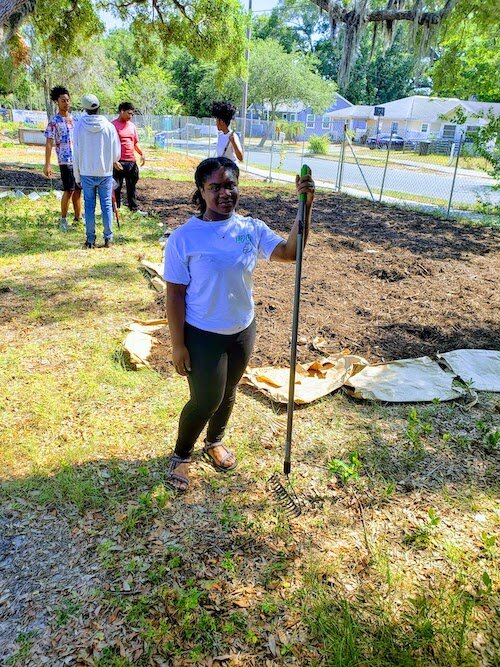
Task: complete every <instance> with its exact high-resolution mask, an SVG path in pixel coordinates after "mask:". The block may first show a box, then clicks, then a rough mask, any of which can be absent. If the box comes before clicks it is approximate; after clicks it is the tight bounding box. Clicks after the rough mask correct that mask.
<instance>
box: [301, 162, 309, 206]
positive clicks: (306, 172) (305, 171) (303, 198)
mask: <svg viewBox="0 0 500 667" xmlns="http://www.w3.org/2000/svg"><path fill="white" fill-rule="evenodd" d="M310 173H311V169H310V168H309V166H308V165H307V164H303V165H302V169H301V170H300V175H301V176H308V175H309V174H310ZM299 201H303V202H304V204H305V203H306V201H307V195H306V194H302V195H299Z"/></svg>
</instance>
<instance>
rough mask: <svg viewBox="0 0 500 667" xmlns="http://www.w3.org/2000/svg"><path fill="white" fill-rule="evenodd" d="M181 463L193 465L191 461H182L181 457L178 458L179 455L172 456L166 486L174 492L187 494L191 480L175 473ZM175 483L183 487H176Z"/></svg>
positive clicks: (188, 459)
mask: <svg viewBox="0 0 500 667" xmlns="http://www.w3.org/2000/svg"><path fill="white" fill-rule="evenodd" d="M181 463H191V459H190V458H187V459H182V458H181V457H180V456H177V454H172V456H171V457H170V461H169V463H168V470H167V479H166V480H165V486H167V487H168V488H169V489H171V490H172V491H176V492H177V493H186V491H187V490H188V488H189V479H188V478H187V477H184V475H180V474H179V473H178V472H175V471H176V469H177V466H179V465H180V464H181ZM173 481H176V482H180V483H181V484H182V486H176V485H175V484H173Z"/></svg>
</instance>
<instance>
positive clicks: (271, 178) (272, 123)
mask: <svg viewBox="0 0 500 667" xmlns="http://www.w3.org/2000/svg"><path fill="white" fill-rule="evenodd" d="M270 122H271V132H272V133H273V138H272V142H271V157H270V158H269V176H268V181H269V183H271V182H272V180H273V153H274V134H275V124H274V120H273V121H270Z"/></svg>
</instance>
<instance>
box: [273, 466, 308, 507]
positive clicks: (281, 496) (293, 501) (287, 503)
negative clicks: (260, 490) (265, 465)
mask: <svg viewBox="0 0 500 667" xmlns="http://www.w3.org/2000/svg"><path fill="white" fill-rule="evenodd" d="M268 484H269V486H270V488H271V491H272V492H273V494H274V496H275V497H276V500H277V502H278V503H279V504H280V505H281V507H282V508H283V511H284V512H285V514H287V515H288V516H289V517H299V516H300V515H301V514H302V508H301V506H300V500H299V498H298V496H297V494H296V493H295V491H294V489H293V486H292V484H291V482H290V480H289V479H288V477H287V487H288V489H286V488H285V487H284V486H283V484H282V483H281V481H280V479H279V477H278V475H277V473H274V474H273V475H272V476H271V477H270V478H269V481H268Z"/></svg>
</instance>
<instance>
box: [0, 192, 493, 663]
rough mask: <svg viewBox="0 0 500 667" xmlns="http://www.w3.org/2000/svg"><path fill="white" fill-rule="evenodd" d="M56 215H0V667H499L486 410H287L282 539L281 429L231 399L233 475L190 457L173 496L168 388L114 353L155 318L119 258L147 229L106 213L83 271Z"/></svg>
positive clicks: (249, 400) (348, 406)
mask: <svg viewBox="0 0 500 667" xmlns="http://www.w3.org/2000/svg"><path fill="white" fill-rule="evenodd" d="M58 206H59V204H58V202H57V200H56V199H55V197H52V196H51V197H47V198H42V199H41V200H39V201H36V202H28V201H26V200H8V201H7V200H5V199H3V200H0V305H1V309H0V423H1V440H2V447H1V449H0V461H1V471H2V473H1V487H0V503H1V511H0V544H1V546H2V549H3V550H4V551H5V553H6V556H5V560H1V559H2V558H3V557H4V552H3V551H2V552H0V567H1V568H2V575H3V583H2V582H1V581H0V602H1V605H0V628H1V634H2V639H0V661H1V660H2V659H3V660H4V664H6V665H10V666H15V667H17V666H21V665H22V666H33V667H35V666H37V667H38V666H39V665H42V664H48V665H51V666H56V665H63V664H69V665H96V666H97V667H128V666H131V665H139V666H141V665H143V666H146V665H158V666H161V665H165V666H166V665H172V666H179V667H180V666H184V665H205V666H207V667H210V666H215V665H231V666H242V667H243V666H245V667H247V666H252V665H255V666H258V667H264V666H265V667H271V666H274V665H276V666H277V665H304V666H306V665H307V666H311V667H322V666H325V667H387V666H395V667H396V666H397V667H410V666H416V667H417V666H418V667H424V666H428V665H439V666H442V667H458V666H464V667H465V666H466V667H469V666H470V667H472V666H478V667H479V666H490V667H493V666H494V665H496V666H497V667H498V664H499V662H498V656H499V654H500V634H499V624H498V614H499V606H498V603H499V597H498V589H499V582H500V576H499V571H498V562H499V560H498V556H499V551H500V549H499V545H500V535H499V534H500V530H499V525H500V511H499V509H498V508H499V506H498V479H499V477H498V472H499V470H498V458H499V457H498V452H499V450H498V440H499V435H498V414H499V408H500V406H499V401H498V396H497V395H494V394H487V393H481V394H479V397H478V401H477V403H476V404H475V405H470V404H469V405H467V404H466V403H464V402H455V403H446V404H439V403H435V404H427V405H402V406H391V405H380V404H376V403H369V402H358V401H354V400H353V399H351V398H349V397H348V396H347V395H346V394H344V393H342V392H337V393H335V394H334V395H330V396H327V397H325V398H324V399H322V400H319V401H317V402H316V403H314V404H312V405H309V406H305V407H301V408H299V409H297V412H296V418H295V431H294V444H293V452H292V479H293V483H294V486H295V487H296V490H297V491H298V492H299V494H300V495H301V497H302V499H303V504H304V513H303V515H302V517H301V518H300V519H299V520H290V519H289V518H288V517H287V516H286V515H285V514H284V513H283V511H282V510H281V509H280V506H279V505H278V504H277V503H276V502H275V499H274V497H273V496H272V495H271V494H270V492H269V490H268V487H267V480H268V478H269V476H270V474H271V473H272V472H273V471H275V470H278V471H279V470H280V469H281V458H282V449H283V442H284V436H283V431H284V417H283V412H282V410H281V409H278V408H276V407H275V406H274V405H273V404H272V403H270V402H269V401H268V400H267V399H265V398H263V397H261V396H260V395H256V394H254V393H252V392H251V391H249V390H248V389H245V388H242V389H241V390H240V392H239V396H238V400H237V405H236V408H235V411H234V414H233V417H232V420H231V428H230V432H229V439H228V442H229V445H230V446H231V447H232V448H233V449H234V450H235V452H236V453H237V455H238V458H239V460H240V465H239V467H238V469H237V470H236V472H235V473H234V474H230V475H226V476H224V475H220V474H217V473H216V472H215V471H214V470H213V469H212V468H211V467H210V466H208V465H207V464H205V463H202V462H201V460H200V458H199V457H198V456H196V458H195V462H194V464H193V466H192V485H191V490H190V492H189V494H188V495H187V496H186V497H184V498H182V497H181V498H177V497H174V496H172V495H171V494H170V493H169V492H168V491H167V490H166V489H165V487H164V484H163V480H164V477H163V473H164V470H165V461H166V456H167V455H168V454H169V452H170V451H171V449H172V446H173V443H174V439H175V435H176V427H177V419H178V415H179V411H180V409H181V407H182V405H183V403H184V401H185V400H186V397H187V388H186V384H185V381H184V379H182V378H180V377H177V376H173V377H167V376H164V375H160V374H159V373H156V372H155V371H153V370H142V371H139V372H132V371H128V370H126V368H124V366H123V365H122V364H121V354H120V349H121V341H122V339H123V338H124V325H125V324H126V323H127V322H128V321H129V320H130V319H131V318H134V317H135V318H140V319H148V318H151V319H154V318H156V317H157V316H158V312H157V310H156V309H155V293H154V292H152V291H150V290H148V287H147V283H146V281H145V280H144V278H143V276H142V274H141V273H140V271H139V270H138V265H137V259H138V257H139V256H142V255H146V256H147V257H148V258H149V259H151V260H153V261H160V246H159V244H158V237H159V236H160V234H161V231H160V228H159V227H158V224H157V221H156V220H155V219H154V217H149V218H141V217H139V216H133V215H132V214H127V213H124V214H123V215H122V229H121V230H119V231H118V232H117V235H116V243H115V245H114V246H113V247H112V248H111V249H109V250H105V249H100V248H98V249H95V250H93V251H85V250H84V249H83V248H82V243H83V240H84V230H83V226H80V227H79V228H78V229H74V228H72V229H70V231H69V233H67V234H62V233H61V232H59V231H58V229H57V222H58ZM410 215H411V214H410ZM98 233H99V223H98Z"/></svg>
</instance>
